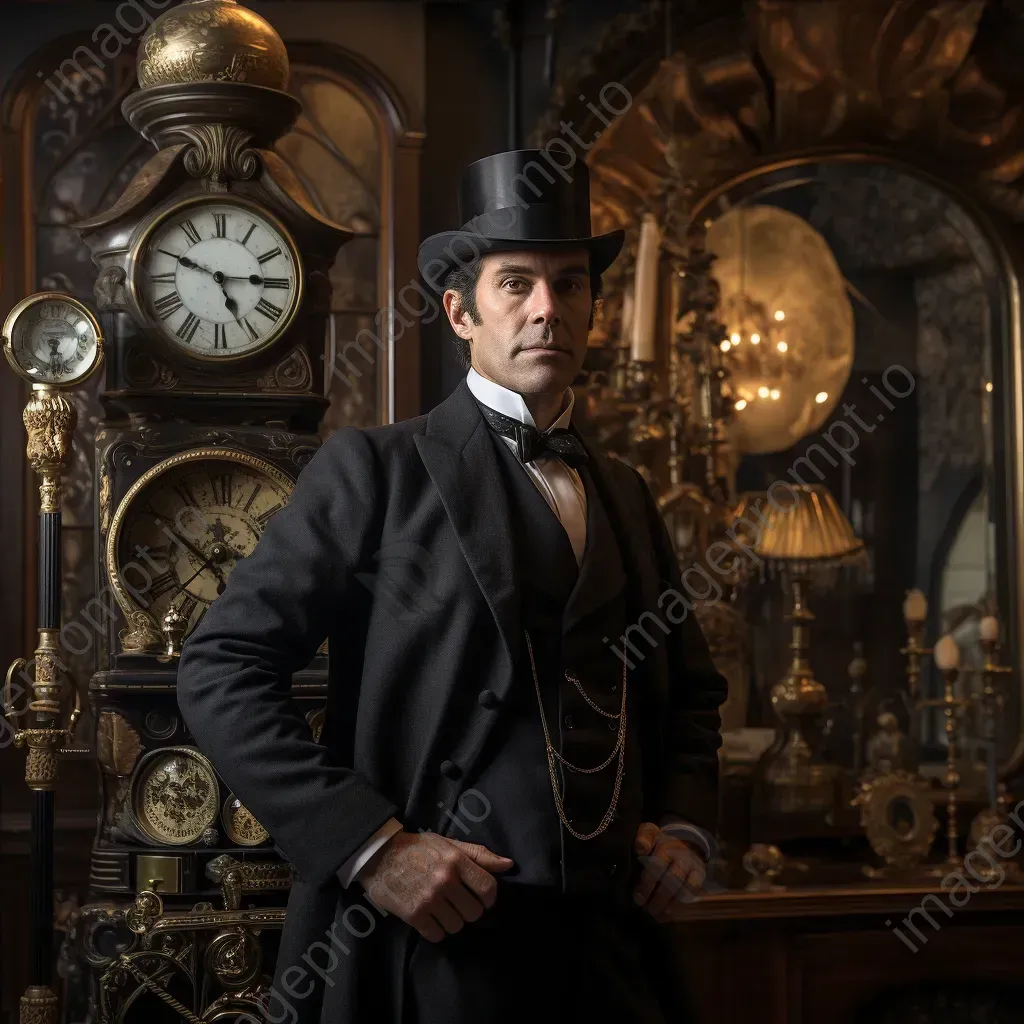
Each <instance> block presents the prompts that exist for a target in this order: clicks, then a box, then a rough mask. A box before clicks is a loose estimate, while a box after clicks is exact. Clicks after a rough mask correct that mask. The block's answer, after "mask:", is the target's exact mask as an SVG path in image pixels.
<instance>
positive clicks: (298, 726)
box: [177, 381, 725, 1024]
mask: <svg viewBox="0 0 1024 1024" xmlns="http://www.w3.org/2000/svg"><path fill="white" fill-rule="evenodd" d="M588 451H589V454H590V456H591V459H590V463H589V467H590V471H591V474H592V478H593V480H594V483H595V486H596V487H597V488H598V490H599V492H600V494H601V498H602V502H603V505H604V507H605V509H606V511H607V512H608V515H609V518H610V520H611V522H612V524H613V527H614V528H615V532H616V536H617V539H618V543H619V547H620V550H621V551H622V552H623V563H624V564H625V566H626V570H627V571H626V578H625V580H623V579H622V576H621V574H619V575H618V576H613V575H609V576H608V577H604V576H602V575H601V574H595V578H594V579H593V581H592V585H591V586H589V587H588V588H587V594H588V596H589V599H590V600H591V601H593V602H594V603H595V605H596V604H598V603H599V602H601V601H602V600H606V599H607V598H608V596H609V594H608V591H609V589H610V588H614V587H619V588H621V587H623V586H625V587H626V588H627V591H628V594H627V596H628V605H627V607H628V608H629V609H630V613H629V619H628V621H630V622H631V623H636V624H637V625H638V627H639V628H638V629H637V630H635V631H632V632H631V634H630V639H631V641H632V643H633V645H634V648H635V650H637V651H639V652H642V654H643V657H642V659H640V658H639V657H634V661H635V662H636V664H637V665H638V666H640V668H641V669H642V673H641V675H640V677H639V678H640V682H639V684H638V689H639V693H640V697H641V707H640V728H641V735H642V737H643V740H642V754H643V763H644V771H643V777H644V779H645V780H646V781H645V793H644V804H645V810H646V817H647V819H648V820H652V821H657V820H658V819H659V818H660V817H661V816H662V815H665V814H675V815H679V816H680V817H685V818H687V819H689V820H691V821H693V822H695V823H696V824H698V825H701V826H703V827H705V828H708V829H710V830H712V831H714V829H715V825H716V819H717V803H718V790H717V779H718V755H717V752H718V748H719V746H720V742H721V741H720V736H719V726H720V720H719V715H718V707H719V705H720V704H721V703H722V701H723V700H724V699H725V684H724V680H723V678H722V676H721V675H720V674H719V673H718V672H717V671H716V670H715V668H714V665H713V663H712V661H711V659H710V656H709V653H708V648H707V645H706V643H705V641H704V637H703V635H702V634H701V631H700V628H699V626H698V625H697V623H696V620H695V617H694V615H693V613H692V612H689V613H687V614H686V615H685V617H684V618H683V619H682V621H681V622H678V623H676V622H675V621H674V620H675V619H678V618H679V609H680V608H681V607H682V604H681V601H680V600H679V595H680V594H683V595H684V596H685V592H684V591H683V589H682V586H681V583H680V573H679V568H678V565H677V561H676V558H675V556H674V554H673V550H672V546H671V542H670V540H669V536H668V533H667V531H666V529H665V527H664V524H663V522H662V520H661V518H660V516H659V514H658V511H657V508H656V505H655V504H654V501H653V499H652V497H651V494H650V491H649V490H648V488H647V485H646V483H645V482H644V481H643V479H642V477H640V475H639V474H638V473H637V472H636V471H635V470H633V469H632V468H631V467H629V466H627V465H626V464H625V463H623V462H620V461H618V460H615V459H611V458H608V457H605V456H603V455H601V454H599V453H598V452H596V451H594V450H593V449H592V448H588ZM673 595H674V596H673ZM668 613H672V617H671V618H670V617H669V614H668ZM519 614H520V611H519V602H518V595H517V586H516V579H515V564H514V553H513V544H512V524H511V522H510V517H509V510H508V507H507V502H506V500H505V496H504V491H503V487H502V482H501V478H500V472H499V465H498V461H497V453H496V451H495V448H494V445H493V438H492V436H491V434H490V428H489V427H488V426H487V424H486V423H485V421H484V419H483V416H482V415H481V413H480V410H479V408H478V406H477V404H476V401H475V399H474V398H473V396H472V393H471V392H470V390H469V388H468V385H467V384H466V382H465V381H462V382H461V383H460V384H459V385H458V387H457V388H456V389H455V391H454V392H453V393H452V394H451V396H450V397H449V398H447V399H446V400H445V401H444V402H442V403H441V404H440V405H438V406H437V407H436V408H434V409H433V410H432V411H431V412H430V413H428V414H427V415H425V416H419V417H417V418H415V419H411V420H406V421H403V422H401V423H396V424H391V425H388V426H384V427H376V428H372V429H367V430H361V429H356V428H352V427H344V428H342V429H340V430H338V431H337V432H336V433H334V434H333V435H332V436H331V437H330V439H329V440H328V441H327V442H326V443H325V444H324V445H323V446H322V447H321V448H320V449H319V450H318V451H317V453H316V454H315V455H314V457H313V458H312V459H311V460H310V462H309V464H308V465H307V466H306V467H305V468H304V469H303V471H302V472H301V473H300V474H299V477H298V481H297V483H296V487H295V490H294V492H293V495H292V497H291V500H290V501H289V503H288V504H287V505H286V506H285V507H284V508H283V509H282V510H281V511H280V512H278V513H277V514H276V515H275V516H274V517H273V518H272V519H271V520H270V522H269V523H268V525H267V528H266V530H265V532H264V534H263V536H262V538H261V539H260V541H259V543H258V544H257V546H256V549H255V550H254V551H253V553H252V554H251V555H250V556H249V557H247V558H245V559H244V560H243V561H241V562H240V563H239V564H238V566H237V567H236V568H235V570H234V571H233V572H232V574H231V576H230V577H229V580H228V584H227V587H226V589H225V591H224V593H223V594H222V595H221V596H220V597H219V598H218V599H217V600H216V601H215V602H214V603H213V605H212V606H211V607H210V609H209V611H208V612H207V614H206V616H205V617H204V619H203V621H202V622H201V624H200V625H199V627H198V628H197V629H196V631H195V632H194V633H193V635H192V636H191V637H190V638H189V639H188V641H187V642H186V643H185V645H184V648H183V651H182V654H181V659H180V664H179V668H178V683H177V685H178V704H179V706H180V709H181V713H182V716H183V718H184V721H185V723H186V725H187V727H188V729H189V731H190V732H191V734H192V737H193V738H194V740H195V743H196V745H197V746H198V747H199V748H200V749H201V750H202V751H203V752H204V753H205V754H206V755H207V756H208V757H209V758H210V759H211V761H212V762H213V764H214V766H215V767H216V769H217V771H218V772H219V773H220V775H221V776H222V778H223V779H224V781H225V783H226V784H227V785H228V786H229V787H230V788H231V790H232V791H233V792H234V793H235V794H236V795H237V796H238V797H239V798H240V799H241V801H242V802H243V803H244V804H245V805H246V807H247V808H248V809H249V810H250V811H251V812H252V813H253V814H254V815H255V817H256V818H257V820H259V821H260V822H261V824H262V825H263V826H264V827H265V828H266V829H267V830H268V831H269V832H270V834H271V836H272V837H273V841H274V845H275V847H276V849H277V850H278V851H279V852H280V853H281V854H282V855H283V856H285V857H286V858H287V859H288V860H289V861H290V862H291V863H292V865H293V866H294V869H295V873H296V877H295V882H294V884H293V886H292V889H291V892H290V895H289V898H288V911H287V918H286V923H285V928H284V933H283V935H282V938H281V948H280V952H279V955H278V958H277V964H276V973H275V977H274V985H273V990H272V996H271V999H270V1002H269V1005H268V1007H267V1019H268V1020H270V1021H271V1022H272V1024H298V1022H310V1024H312V1022H317V1021H319V1022H320V1024H358V1022H361V1021H363V1020H365V1019H367V1015H368V1014H369V1013H370V1010H369V1007H370V1004H371V1002H372V1003H373V1004H374V1006H375V1008H374V1010H373V1012H372V1014H373V1018H374V1020H373V1024H390V1022H388V1021H387V1020H386V1017H390V1018H391V1021H392V1022H395V1024H397V1022H399V1021H400V1020H401V1012H402V1011H401V1000H402V991H403V986H402V984H401V983H400V981H399V979H400V978H401V977H402V971H403V957H404V955H405V951H404V948H403V944H402V943H401V942H393V941H391V942H387V943H385V942H383V941H382V940H381V937H382V936H384V935H386V934H387V935H392V936H393V935H395V934H398V931H397V930H396V927H395V922H394V920H392V921H388V922H386V926H384V924H382V922H383V918H382V916H381V914H380V912H378V911H377V910H376V908H373V907H372V906H370V905H369V904H368V902H367V900H366V897H365V895H364V894H363V893H362V891H361V889H360V887H359V886H358V884H354V885H353V886H351V887H350V888H349V889H347V890H345V889H343V888H342V887H341V885H340V882H339V881H338V879H337V875H336V872H337V870H338V868H339V867H340V866H341V865H342V864H343V863H344V862H345V861H346V860H347V859H348V858H349V857H350V856H351V855H352V854H353V852H354V851H356V850H357V849H358V848H359V847H360V845H362V844H363V843H364V842H365V840H366V839H367V838H368V837H369V836H371V835H372V834H373V833H374V832H375V831H376V830H377V829H378V828H379V827H380V826H381V825H383V824H384V823H385V822H386V821H387V820H388V819H389V818H390V817H392V816H394V817H397V818H398V819H399V820H400V821H402V822H403V824H404V825H405V827H406V828H407V829H409V830H410V831H415V830H416V829H420V828H421V829H429V830H432V831H435V832H438V833H440V834H442V835H452V836H453V837H454V838H458V837H459V833H458V832H457V831H454V830H453V825H452V821H451V818H450V817H449V815H448V813H447V812H448V810H449V809H454V808H455V807H456V805H457V802H458V799H459V796H460V793H461V792H462V789H463V786H464V781H463V780H465V778H466V777H467V776H468V775H470V774H471V773H472V771H473V768H474V766H475V762H476V759H477V757H478V755H479V753H480V751H481V749H482V748H483V747H484V745H485V740H486V739H487V737H488V735H489V734H490V732H491V730H492V728H493V726H494V724H495V722H496V721H497V720H498V716H500V715H501V708H502V702H503V701H504V700H505V699H506V697H507V695H508V692H509V688H510V686H511V684H512V681H513V679H514V677H515V666H514V663H513V659H514V657H515V652H517V651H518V649H519V648H520V646H521V645H520V643H519V637H520V635H521V634H520V627H519ZM666 630H667V634H666ZM325 638H327V639H329V650H330V667H329V682H328V698H327V710H326V715H325V721H324V727H323V731H322V734H321V737H320V742H319V743H317V742H314V740H313V738H312V734H311V732H310V728H309V726H308V724H307V723H306V720H305V718H304V717H303V715H302V713H301V712H300V710H299V708H298V706H297V705H296V703H295V701H294V700H293V698H292V696H291V694H290V682H291V675H292V673H293V672H295V671H297V670H298V669H301V668H303V667H305V666H306V665H307V664H308V663H309V662H310V661H311V659H312V658H313V656H314V654H315V653H316V651H317V648H318V647H319V646H320V645H321V644H322V642H323V640H324V639H325ZM634 692H636V690H634ZM397 924H398V925H401V928H402V929H404V931H405V932H406V933H411V932H412V929H410V928H408V927H407V926H405V925H402V923H401V922H397ZM378 925H380V926H378ZM368 986H370V987H371V988H372V993H373V999H372V1000H369V999H368V994H369V993H368V991H367V987H368ZM381 992H384V993H386V994H387V1000H388V1006H387V1012H386V1014H385V1015H384V1017H385V1019H382V1015H381V1013H380V1004H379V999H380V993H381Z"/></svg>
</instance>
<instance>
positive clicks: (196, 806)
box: [131, 747, 220, 846]
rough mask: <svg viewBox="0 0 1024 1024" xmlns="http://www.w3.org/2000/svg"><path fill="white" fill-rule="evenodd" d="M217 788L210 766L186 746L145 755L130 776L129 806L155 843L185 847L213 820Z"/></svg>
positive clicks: (203, 758)
mask: <svg viewBox="0 0 1024 1024" xmlns="http://www.w3.org/2000/svg"><path fill="white" fill-rule="evenodd" d="M219 797H220V793H219V789H218V786H217V776H216V774H215V772H214V770H213V765H211V764H210V762H209V761H208V760H207V759H206V758H205V757H204V756H203V755H202V754H200V753H199V751H198V750H192V749H191V748H190V747H166V748H164V749H163V750H154V751H153V752H152V753H150V754H147V755H146V756H145V757H144V758H143V759H142V760H141V761H140V762H139V765H138V768H137V769H136V770H135V776H134V778H133V779H132V793H131V807H132V813H133V814H134V816H135V820H136V821H137V822H138V825H139V827H140V828H141V829H142V831H143V832H144V833H145V834H146V835H147V836H148V837H149V838H150V839H152V840H153V842H155V843H167V844H168V845H173V846H184V845H186V844H188V843H194V842H196V841H197V840H199V839H201V838H202V836H203V833H204V832H205V831H206V830H207V829H208V828H209V827H210V826H211V825H212V824H213V823H214V822H215V821H216V820H217V811H218V810H219V805H220V799H219Z"/></svg>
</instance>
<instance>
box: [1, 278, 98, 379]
mask: <svg viewBox="0 0 1024 1024" xmlns="http://www.w3.org/2000/svg"><path fill="white" fill-rule="evenodd" d="M3 332H4V351H5V352H6V354H7V360H8V362H9V363H10V364H11V366H12V367H13V368H14V370H15V371H16V372H17V373H18V374H20V375H21V376H22V377H24V378H25V380H27V381H31V382H32V383H33V384H48V385H51V386H56V387H61V386H63V387H71V386H73V385H78V384H81V383H82V382H83V381H84V380H85V379H86V378H87V377H89V376H90V375H91V374H92V372H93V371H94V370H95V369H96V367H97V366H98V365H99V362H100V359H101V357H102V354H103V338H102V334H101V332H100V327H99V324H98V323H97V321H96V318H95V317H94V316H93V315H92V313H91V312H90V311H89V310H88V309H87V308H86V307H85V306H84V305H83V304H82V303H81V302H79V301H78V300H77V299H75V298H73V297H72V296H70V295H65V294H63V293H62V292H36V293H35V294H34V295H29V296H28V297H26V298H24V299H22V300H21V302H19V303H18V304H17V305H16V306H15V307H14V309H12V310H11V312H10V314H9V315H8V317H7V320H6V322H5V323H4V328H3Z"/></svg>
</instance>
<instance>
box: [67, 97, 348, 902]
mask: <svg viewBox="0 0 1024 1024" xmlns="http://www.w3.org/2000/svg"><path fill="white" fill-rule="evenodd" d="M123 109H124V112H125V115H126V117H127V118H128V120H129V122H130V123H131V125H132V126H133V127H134V128H135V129H136V130H137V131H139V132H140V133H141V134H142V135H143V136H144V137H145V138H147V139H149V140H150V141H151V142H153V143H154V144H155V145H156V147H157V152H156V153H155V154H154V156H153V157H152V159H151V160H150V161H149V162H148V163H147V164H146V165H145V167H143V168H142V170H141V171H140V172H139V173H138V174H137V175H136V177H135V178H134V179H133V180H132V182H131V183H130V184H129V185H128V187H127V188H126V190H125V192H124V193H123V195H122V196H121V197H120V198H119V199H118V201H117V202H116V203H115V204H114V206H113V207H111V208H110V209H109V210H107V211H105V212H104V213H102V214H100V215H98V216H96V217H94V218H92V219H91V220H89V221H87V222H84V223H81V224H79V225H78V229H79V231H80V233H81V235H82V237H83V239H84V240H85V242H86V243H87V244H88V246H89V248H90V250H91V252H92V255H93V260H94V262H95V263H96V265H97V266H98V268H99V276H98V279H97V283H96V299H97V305H98V312H99V319H100V321H101V324H102V326H103V330H104V332H105V334H106V337H107V339H108V358H107V370H106V373H107V376H106V381H105V391H104V393H103V395H102V396H101V397H102V403H103V408H104V419H103V422H102V423H101V424H100V425H99V428H98V430H97V433H96V453H95V455H96V465H97V478H98V481H99V484H98V486H99V493H98V496H97V500H98V503H99V515H98V517H97V522H98V531H99V537H98V541H99V543H98V545H97V550H98V551H100V552H101V553H102V554H101V564H100V566H99V591H98V593H99V594H100V603H101V605H102V609H101V614H104V613H105V614H106V616H107V618H106V629H105V637H104V639H105V643H106V651H105V656H104V658H103V661H102V664H103V666H104V667H103V668H102V669H101V671H99V672H97V673H96V675H95V676H94V677H93V679H92V681H91V685H90V695H91V700H92V702H93V707H94V711H95V714H96V717H97V722H98V752H99V759H100V769H101V777H102V780H103V811H102V818H101V821H100V822H99V824H98V829H97V834H96V839H95V843H94V849H93V857H92V866H91V880H90V887H91V890H92V892H93V893H94V894H96V895H97V896H99V895H102V894H115V893H125V894H134V893H138V892H140V891H142V890H144V889H154V890H156V891H159V892H161V893H166V894H169V895H170V894H178V895H180V896H182V897H187V896H191V897H193V899H194V898H195V897H199V896H205V897H207V898H210V897H212V896H215V895H216V894H217V893H218V892H219V891H220V890H219V888H218V886H217V884H216V883H215V882H214V881H213V880H212V878H211V877H210V876H211V873H210V871H209V870H208V869H209V865H210V863H211V862H212V861H213V860H214V859H215V858H217V857H222V856H223V855H225V854H227V855H228V856H230V857H232V858H235V859H236V860H238V861H241V862H246V861H247V860H254V859H255V860H256V861H258V862H259V864H260V865H261V866H262V867H263V868H267V867H268V862H269V861H272V860H273V859H274V857H275V856H276V854H275V851H274V849H273V841H272V837H270V836H268V835H267V833H266V831H265V830H263V828H262V826H260V824H259V823H258V822H257V821H255V819H254V818H253V817H252V816H251V815H250V814H249V813H248V812H247V811H246V809H245V808H244V806H242V805H241V804H240V803H239V801H238V800H237V799H236V798H235V797H234V795H233V794H232V793H230V792H228V791H227V790H226V787H225V786H224V785H223V783H222V781H221V780H219V779H218V777H217V775H216V773H215V771H214V770H213V767H212V766H211V765H210V763H209V762H208V761H207V760H206V758H204V757H203V756H202V754H200V753H199V752H198V751H196V750H195V749H194V747H192V746H191V738H190V736H189V735H188V733H187V731H186V730H185V726H184V724H183V723H182V721H181V718H180V716H179V714H178V710H177V702H176V700H175V673H176V666H177V655H178V653H179V651H180V649H181V644H182V642H183V640H184V638H185V637H186V636H187V635H188V632H189V631H190V630H191V629H193V628H195V625H196V624H197V622H198V621H199V620H200V619H201V618H202V615H203V614H204V613H205V610H206V609H207V608H208V607H209V605H210V603H211V602H212V601H213V600H215V599H216V597H217V595H218V594H219V593H220V592H221V591H222V590H223V587H224V584H225V581H226V578H227V576H228V574H229V573H230V571H231V568H232V566H233V565H234V564H235V563H236V562H237V561H238V559H240V558H243V557H245V555H246V554H248V553H249V552H251V550H252V549H253V547H254V546H255V544H256V542H257V540H258V539H259V536H260V533H261V532H262V529H263V526H264V525H265V524H266V522H267V521H268V520H269V518H270V517H271V516H272V515H273V514H274V513H275V512H276V511H277V510H278V509H279V508H281V507H282V505H284V504H285V503H286V502H287V501H288V497H289V494H290V492H291V488H292V485H293V482H294V479H295V476H296V474H297V473H298V472H299V470H300V469H301V468H302V467H303V466H304V465H305V464H306V462H307V461H308V460H309V458H310V457H311V456H312V454H313V452H314V451H315V450H316V448H317V446H318V444H319V437H318V434H317V427H318V423H319V421H320V419H321V417H322V415H323V411H324V408H325V406H326V400H325V399H324V397H323V396H324V392H325V388H324V382H325V378H324V374H325V366H324V331H325V324H326V317H327V313H328V303H329V298H330V284H329V279H328V272H329V270H330V267H331V265H332V264H333V262H334V259H335V257H336V255H337V251H338V249H339V247H340V246H341V245H342V244H343V243H344V242H345V241H346V240H347V239H348V238H349V237H350V233H349V232H348V231H346V230H345V229H343V228H341V227H339V226H338V225H336V224H333V223H331V222H330V221H328V220H325V219H324V218H323V217H322V216H320V215H319V214H318V213H317V212H316V210H315V209H314V208H313V206H312V204H311V202H310V201H309V199H308V197H307V196H306V194H305V192H304V190H303V188H302V187H301V185H300V184H299V183H298V181H297V180H296V179H295V177H294V175H293V174H292V173H291V171H290V170H289V169H288V167H287V166H286V165H285V164H284V163H283V162H282V161H281V159H280V158H279V157H278V156H277V155H276V154H275V153H274V152H273V150H272V149H271V147H272V146H273V143H274V141H275V140H276V139H277V138H278V137H280V136H281V135H282V134H283V133H284V132H285V131H287V130H288V129H289V128H290V127H291V125H292V124H293V123H294V122H295V120H296V119H297V117H298V116H299V114H300V112H301V105H300V104H299V102H298V101H297V100H295V99H294V98H292V97H291V96H289V95H288V94H287V93H284V92H283V91H281V90H279V89H275V88H266V87H261V86H259V85H253V84H248V83H242V82H230V81H214V82H204V83H191V84H173V83H172V84H163V85H156V86H153V87H151V88H145V89H142V90H140V91H139V92H137V93H135V94H134V95H132V96H130V97H129V98H128V100H126V101H125V104H124V108H123ZM325 669H326V663H325V657H324V656H323V655H322V654H321V655H319V656H318V657H317V659H315V660H314V662H313V664H312V665H311V666H310V667H309V668H308V669H307V670H306V671H304V672H302V673H299V674H298V676H297V677H296V680H295V693H296V696H297V698H298V699H299V700H300V701H302V702H304V703H305V704H307V705H308V708H309V717H310V720H311V724H312V725H313V727H314V732H316V729H317V721H318V719H319V718H320V717H322V711H320V708H321V707H322V704H323V698H324V693H325V678H326V672H325ZM279 874H280V872H279ZM264 875H265V877H270V875H273V872H272V871H271V872H270V875H267V874H266V872H264ZM267 887H268V888H273V887H274V886H273V884H268V886H267Z"/></svg>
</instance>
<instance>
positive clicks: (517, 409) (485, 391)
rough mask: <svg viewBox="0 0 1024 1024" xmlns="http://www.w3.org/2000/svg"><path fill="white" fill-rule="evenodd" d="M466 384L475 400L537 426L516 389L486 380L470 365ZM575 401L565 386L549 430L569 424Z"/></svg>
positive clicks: (521, 421) (570, 391) (569, 389)
mask: <svg viewBox="0 0 1024 1024" xmlns="http://www.w3.org/2000/svg"><path fill="white" fill-rule="evenodd" d="M466 384H467V385H468V387H469V390H470V391H472V392H473V395H474V396H475V397H476V398H477V400H478V401H480V402H483V404H484V405H486V406H487V407H488V408H489V409H493V410H494V411H495V412H500V413H502V414H503V415H505V416H511V417H512V418H513V419H515V420H519V422H520V423H525V424H527V425H528V426H531V427H535V426H537V424H536V422H535V421H534V418H533V414H532V413H531V412H530V410H529V409H528V408H527V406H526V402H524V401H523V396H522V395H521V394H519V392H518V391H512V390H511V389H510V388H506V387H503V386H502V385H501V384H497V383H495V382H494V381H493V380H488V379H487V378H486V377H484V376H482V375H481V374H479V373H477V371H476V370H474V369H473V368H472V367H470V369H469V373H467V374H466ZM575 401H576V397H575V395H574V394H573V392H572V388H566V389H565V395H564V396H563V398H562V403H563V405H564V406H565V408H564V409H563V410H562V412H561V413H560V414H559V416H558V419H556V420H555V422H554V423H552V424H551V426H550V427H548V429H549V430H551V429H553V428H554V427H568V426H569V421H570V420H571V419H572V407H573V404H574V403H575Z"/></svg>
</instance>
